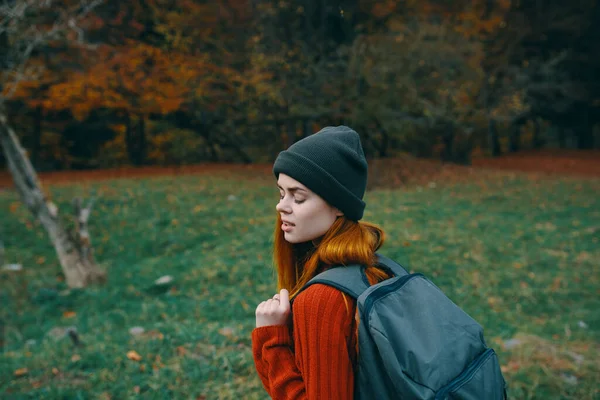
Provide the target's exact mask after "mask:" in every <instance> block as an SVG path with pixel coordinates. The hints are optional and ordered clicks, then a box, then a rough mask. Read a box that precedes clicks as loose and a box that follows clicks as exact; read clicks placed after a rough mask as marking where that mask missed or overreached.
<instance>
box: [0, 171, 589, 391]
mask: <svg viewBox="0 0 600 400" xmlns="http://www.w3.org/2000/svg"><path fill="white" fill-rule="evenodd" d="M50 192H51V193H52V196H53V198H54V199H55V201H56V202H57V203H58V204H59V207H60V209H61V210H62V212H63V213H66V212H69V210H70V206H69V201H70V199H71V198H72V197H73V196H74V195H77V194H83V195H84V196H91V195H95V196H97V197H98V201H97V203H96V205H95V208H94V212H93V216H92V219H91V224H90V228H91V234H92V240H93V243H94V246H95V249H96V257H97V259H98V260H99V261H100V262H101V263H102V264H103V266H104V268H106V269H107V270H108V273H109V281H108V283H107V284H106V285H105V286H102V287H90V288H87V289H85V290H68V288H67V287H66V285H65V283H64V281H63V280H62V277H61V271H60V267H59V265H58V262H57V260H56V256H55V254H54V251H53V249H52V247H51V245H50V243H49V240H48V239H47V238H46V235H45V233H44V232H43V230H42V229H41V227H40V226H39V224H38V223H37V222H35V221H34V220H33V218H32V217H31V216H30V214H29V212H28V211H27V210H26V209H25V208H24V206H22V205H21V204H20V203H19V199H18V197H17V195H16V193H14V192H12V191H5V192H2V193H0V210H1V211H0V213H1V215H2V218H1V219H2V224H1V226H0V229H2V232H1V233H2V234H3V236H4V241H5V246H6V257H7V261H8V262H11V263H21V264H23V270H22V271H19V272H10V271H2V272H0V289H1V294H0V298H1V299H2V305H3V306H2V309H3V316H2V318H3V319H4V324H5V326H4V341H5V346H4V351H3V353H2V354H1V356H0V397H2V398H11V399H12V398H15V399H20V398H23V399H25V398H105V399H108V398H112V399H122V398H135V397H141V398H157V399H162V398H164V399H170V398H183V399H188V398H189V399H195V398H203V396H204V398H206V399H264V398H267V395H266V393H265V392H264V391H263V389H262V387H261V385H260V382H259V380H258V378H257V376H256V374H255V370H254V365H253V361H252V354H251V342H250V332H251V330H252V328H253V325H254V308H255V306H256V304H258V303H259V302H260V301H262V300H263V299H265V298H267V297H270V296H271V295H272V294H273V293H274V290H275V279H274V273H273V270H272V267H271V262H270V246H271V232H272V226H273V217H274V206H275V202H276V201H277V196H278V192H277V190H276V188H275V186H274V182H272V181H271V179H270V178H269V177H255V178H254V177H253V178H251V177H248V176H241V175H240V176H236V175H224V174H221V175H215V176H212V177H209V176H184V177H172V178H166V177H162V178H156V179H145V180H115V181H109V182H98V183H93V184H89V185H76V184H74V185H71V186H60V187H58V186H57V187H52V188H51V189H50ZM598 193H600V181H599V180H589V179H588V180H575V179H566V178H564V179H560V178H553V179H550V178H546V179H542V180H532V179H528V178H526V177H525V176H518V175H513V174H508V173H507V174H497V175H493V177H490V178H488V179H487V180H479V181H478V182H473V183H470V184H455V185H453V186H451V185H438V186H437V187H435V188H431V187H424V188H418V187H412V188H404V189H398V190H373V191H370V192H369V193H368V194H367V198H366V201H367V204H368V207H367V211H366V215H365V220H368V221H371V222H375V223H378V224H380V225H381V226H383V228H384V229H385V230H386V233H387V242H386V245H385V246H384V248H383V249H382V250H381V252H382V253H383V254H386V255H388V256H391V257H393V258H395V259H396V260H398V261H399V262H400V263H402V264H404V265H405V266H407V267H408V268H409V269H411V270H414V271H421V272H424V273H425V274H427V275H428V276H430V277H431V278H432V279H433V280H434V282H436V283H437V284H438V286H440V287H441V288H442V289H443V290H444V291H445V292H446V293H447V294H448V295H449V297H450V298H451V299H453V300H454V301H455V302H457V303H458V304H459V305H461V306H462V307H463V308H464V309H465V310H466V311H467V312H469V313H470V314H471V315H472V316H473V317H475V318H476V319H477V320H478V321H479V322H480V323H482V325H483V326H484V327H485V330H486V338H487V340H488V342H489V344H490V345H492V346H493V347H495V348H496V350H497V352H498V353H499V357H500V360H501V362H502V364H503V369H504V371H505V372H504V373H505V377H506V378H507V380H508V382H509V385H510V394H511V398H514V399H597V398H599V396H600V391H599V390H600V389H599V387H598V383H597V382H598V376H600V366H599V361H598V360H599V359H600V357H599V356H600V351H599V348H600V345H599V332H600V313H599V312H598V310H600V281H599V280H600V273H599V272H600V267H599V265H600V246H599V237H600V198H599V197H598ZM230 195H234V196H235V197H236V199H235V200H229V199H228V197H229V196H230ZM163 275H171V276H173V277H174V279H175V286H174V288H173V289H172V290H170V291H168V292H166V293H164V294H160V295H157V294H150V293H148V292H147V291H146V289H147V288H148V287H149V286H151V284H152V282H153V281H154V280H156V279H157V278H159V277H161V276H163ZM69 312H74V313H75V315H73V314H72V313H69ZM68 326H76V327H77V330H78V332H79V335H80V338H81V340H82V341H83V342H84V346H82V347H75V346H73V344H72V342H71V341H70V340H69V339H68V338H62V339H61V338H58V339H57V338H54V337H52V335H50V334H49V332H50V331H51V330H52V329H53V328H57V327H68ZM134 326H141V327H143V328H144V329H145V334H143V335H141V336H132V335H131V334H130V333H129V329H130V328H131V327H134ZM513 338H518V340H519V343H520V345H517V346H514V347H510V348H509V349H507V348H505V347H504V344H505V343H506V342H507V341H508V340H509V339H513ZM132 350H133V351H136V352H137V353H138V354H139V355H141V357H142V359H141V361H134V360H130V359H128V357H127V353H128V352H129V351H132ZM580 356H581V357H580ZM22 368H27V373H25V374H23V375H21V376H17V375H16V374H15V371H17V370H19V369H22Z"/></svg>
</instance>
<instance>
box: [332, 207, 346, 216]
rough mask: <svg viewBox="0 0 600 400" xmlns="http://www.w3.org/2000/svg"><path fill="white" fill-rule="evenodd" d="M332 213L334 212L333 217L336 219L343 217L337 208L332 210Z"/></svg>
mask: <svg viewBox="0 0 600 400" xmlns="http://www.w3.org/2000/svg"><path fill="white" fill-rule="evenodd" d="M334 211H335V216H336V217H343V216H344V213H343V212H341V211H340V210H338V209H337V208H334Z"/></svg>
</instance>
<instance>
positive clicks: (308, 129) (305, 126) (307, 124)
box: [302, 118, 313, 138]
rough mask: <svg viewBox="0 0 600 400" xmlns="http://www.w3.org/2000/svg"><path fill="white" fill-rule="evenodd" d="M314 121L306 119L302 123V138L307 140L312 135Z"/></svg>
mask: <svg viewBox="0 0 600 400" xmlns="http://www.w3.org/2000/svg"><path fill="white" fill-rule="evenodd" d="M312 123H313V121H312V119H308V118H307V119H305V120H303V121H302V137H303V138H305V137H307V136H310V135H311V134H312Z"/></svg>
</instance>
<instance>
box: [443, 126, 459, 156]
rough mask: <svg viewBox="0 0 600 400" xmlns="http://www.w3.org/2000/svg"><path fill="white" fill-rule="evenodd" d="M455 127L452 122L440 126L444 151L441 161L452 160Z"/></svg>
mask: <svg viewBox="0 0 600 400" xmlns="http://www.w3.org/2000/svg"><path fill="white" fill-rule="evenodd" d="M455 134H456V127H455V126H454V125H452V124H445V125H444V126H443V127H442V142H443V143H444V151H443V152H442V161H444V162H454V161H455V160H454V139H455Z"/></svg>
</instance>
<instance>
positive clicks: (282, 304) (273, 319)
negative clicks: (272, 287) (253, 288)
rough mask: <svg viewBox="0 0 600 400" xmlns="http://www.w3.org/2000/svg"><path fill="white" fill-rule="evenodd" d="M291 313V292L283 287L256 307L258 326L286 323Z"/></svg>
mask: <svg viewBox="0 0 600 400" xmlns="http://www.w3.org/2000/svg"><path fill="white" fill-rule="evenodd" d="M289 315H290V300H289V293H288V291H287V290H285V289H282V290H281V291H280V292H279V293H278V294H275V295H274V296H273V297H272V298H270V299H268V300H265V301H263V302H261V303H260V304H259V305H258V306H257V307H256V326H257V327H261V326H267V325H285V324H286V323H287V320H288V318H289Z"/></svg>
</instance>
